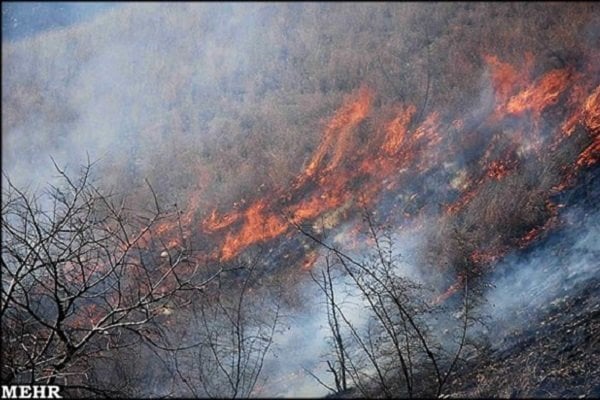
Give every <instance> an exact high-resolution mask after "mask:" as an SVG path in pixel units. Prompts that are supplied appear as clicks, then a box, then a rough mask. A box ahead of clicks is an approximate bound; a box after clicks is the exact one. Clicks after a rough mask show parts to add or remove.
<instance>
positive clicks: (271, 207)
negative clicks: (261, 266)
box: [159, 53, 600, 290]
mask: <svg viewBox="0 0 600 400" xmlns="http://www.w3.org/2000/svg"><path fill="white" fill-rule="evenodd" d="M483 59H484V61H485V62H486V64H487V66H488V69H489V71H490V79H491V87H492V89H493V104H492V105H491V107H490V108H489V112H488V113H487V114H486V115H485V116H484V117H482V118H483V120H482V121H480V122H479V123H478V124H470V125H469V124H466V123H465V121H464V120H462V119H456V118H454V119H453V120H451V121H448V122H447V121H446V120H447V118H446V117H443V116H442V115H443V114H442V113H441V112H440V111H439V110H433V111H431V112H430V113H428V114H426V115H423V116H422V118H421V117H419V118H420V120H416V119H415V118H416V116H417V114H418V112H417V111H418V108H417V106H415V105H414V104H395V105H383V106H378V107H377V108H376V107H375V106H374V104H375V103H376V102H375V101H374V100H375V99H376V97H377V95H376V92H375V90H373V89H372V88H369V87H367V86H362V87H361V88H359V89H358V90H356V91H355V92H354V93H352V94H351V95H349V96H348V97H347V98H346V99H345V101H343V103H342V104H341V106H340V107H339V109H338V110H337V111H336V112H335V113H334V114H333V115H332V117H331V118H330V120H329V122H328V123H327V124H325V126H324V129H323V135H322V140H321V142H320V144H319V145H318V146H317V147H316V149H315V151H314V152H313V154H312V155H311V156H310V157H309V158H308V161H307V163H306V167H305V168H304V169H303V170H302V171H300V172H299V174H298V175H297V176H296V178H295V179H293V180H292V184H291V185H290V187H289V188H280V189H279V190H276V191H275V192H273V193H270V194H269V195H268V196H265V197H261V198H258V199H257V200H255V201H253V202H248V203H243V202H241V203H243V204H242V205H241V206H239V207H237V208H236V209H234V210H231V211H229V212H227V213H225V214H219V213H217V210H216V209H215V210H213V211H212V213H211V214H210V215H209V216H208V217H207V218H206V219H204V220H203V221H201V222H200V223H199V224H197V225H198V227H199V229H198V228H194V227H192V226H189V225H190V224H192V221H193V218H192V216H194V215H196V214H197V209H196V208H197V205H193V204H192V208H191V209H188V210H187V212H186V213H185V216H186V218H185V221H184V222H185V224H187V225H188V226H187V227H186V231H187V232H202V233H204V234H205V235H206V237H209V238H212V239H211V240H212V242H211V243H214V244H215V246H216V247H217V248H216V250H215V251H213V252H211V253H210V254H211V255H212V256H213V257H214V258H217V259H219V260H220V261H229V260H232V259H233V258H235V257H236V256H237V255H238V254H240V252H242V251H244V250H245V249H247V248H249V247H251V246H253V245H256V244H260V243H265V242H267V241H270V240H273V239H276V238H279V237H283V236H284V235H286V234H288V233H289V232H291V231H292V229H293V224H302V223H306V222H309V223H312V222H314V221H316V220H317V219H318V218H319V217H322V216H324V215H326V214H328V213H333V212H335V211H336V210H342V211H341V212H340V213H338V214H336V218H337V219H341V218H345V216H346V215H351V213H349V212H347V210H349V209H351V208H352V207H356V206H358V205H365V206H367V207H370V208H377V207H381V206H380V205H379V206H378V204H380V202H381V201H382V198H384V197H386V194H389V193H396V194H398V196H396V199H404V200H394V201H391V204H387V206H386V207H388V208H391V209H393V210H395V209H397V207H399V206H402V207H404V211H403V212H401V213H398V214H400V216H401V217H402V218H412V217H413V216H415V215H423V211H422V210H423V207H424V205H425V204H428V201H429V198H428V196H431V195H432V193H435V194H436V196H441V197H438V198H437V203H438V204H439V205H440V206H441V211H442V215H444V216H447V217H448V218H450V217H451V216H452V215H456V214H457V213H461V212H463V211H464V210H465V209H466V208H467V207H468V205H469V204H470V203H471V202H473V201H475V199H477V198H478V196H480V194H481V191H482V190H483V188H485V187H487V186H489V185H490V184H493V183H494V182H496V183H497V184H501V183H502V182H503V181H504V180H506V179H508V178H509V177H510V176H511V175H512V174H514V173H517V171H518V170H519V168H521V166H522V165H524V164H525V163H526V162H534V161H535V162H542V161H540V160H543V159H544V156H547V155H548V154H550V155H551V154H553V152H556V151H558V149H560V147H561V145H562V144H563V143H564V141H568V140H572V136H573V135H574V132H576V131H577V129H583V130H584V131H585V132H586V134H587V136H588V139H586V140H587V141H588V143H587V144H586V145H585V147H583V149H582V150H581V151H580V153H579V154H578V155H577V157H576V159H574V160H573V161H572V163H571V164H570V165H569V166H568V168H567V169H568V170H567V169H565V173H564V176H563V178H564V179H565V182H566V179H567V177H568V176H570V175H572V174H573V173H574V172H573V171H577V170H579V169H581V168H586V167H590V166H592V165H594V164H596V163H597V162H598V159H599V152H600V141H599V140H600V139H599V137H600V136H599V132H600V112H599V103H600V86H598V83H597V82H596V81H594V80H593V79H595V78H594V77H593V76H592V77H591V78H590V76H589V75H590V74H587V75H586V74H584V73H581V72H577V71H575V70H574V69H570V68H563V69H553V70H550V71H548V72H546V73H543V74H541V75H540V76H538V77H533V79H532V71H533V70H534V68H533V67H534V58H533V56H532V55H531V54H530V53H527V54H526V55H525V57H524V59H525V61H524V63H523V64H522V65H511V64H509V63H506V62H504V61H502V60H500V59H499V58H498V57H496V56H493V55H487V56H484V57H483ZM547 116H550V119H552V121H553V123H552V126H553V128H550V129H548V127H547V125H548V124H547V123H546V122H545V121H546V119H547V118H546V117H547ZM367 122H368V124H366V123H367ZM544 124H546V125H544ZM474 125H475V126H477V127H476V128H473V126H474ZM366 126H368V127H369V129H368V132H367V129H364V127H366ZM469 126H470V127H469ZM361 127H363V128H361ZM361 134H362V137H361ZM365 134H366V135H368V137H367V138H366V139H365ZM458 152H460V154H463V155H469V156H468V157H470V158H471V159H472V158H475V161H470V162H471V164H470V165H475V166H477V168H467V167H468V165H466V164H465V165H462V164H460V163H458V162H457V159H460V157H458V155H457V153H458ZM471 154H473V155H471ZM547 158H551V157H547ZM536 160H538V161H536ZM569 171H570V172H569ZM431 174H438V175H436V176H440V175H441V176H445V180H441V179H437V180H436V182H437V186H435V187H429V186H428V185H425V184H422V183H423V182H424V181H425V179H426V178H427V176H429V175H431ZM565 182H555V185H554V187H553V188H554V189H553V190H556V188H558V187H560V190H563V189H564V188H566V187H567V186H568V184H566V183H565ZM544 190H545V193H546V194H547V196H550V194H551V193H552V190H550V187H548V188H547V189H544ZM386 198H387V197H386ZM399 201H400V202H402V201H403V202H404V203H403V204H399V203H398V202H399ZM408 205H411V206H412V205H414V207H413V209H412V211H406V210H407V206H408ZM428 212H431V211H428ZM159 229H160V232H159V234H160V235H162V236H165V237H175V236H176V235H175V232H176V227H175V226H174V224H173V226H167V225H166V224H163V225H161V226H160V227H159ZM543 229H545V227H544V226H537V227H532V228H531V229H530V231H529V232H528V233H527V234H526V235H525V236H524V237H522V238H521V239H520V240H521V241H520V242H519V243H528V242H530V241H531V240H533V238H534V237H536V236H537V235H538V234H539V232H540V231H542V230H543ZM517 239H518V238H517ZM166 242H168V243H169V245H170V246H175V245H176V241H173V240H171V241H168V240H166ZM506 249H507V247H506V246H504V247H502V246H500V247H498V248H490V249H479V250H476V251H474V252H473V254H472V257H471V260H472V262H474V263H476V264H489V263H491V262H492V261H495V260H497V259H498V258H499V256H500V255H501V253H502V252H504V251H506ZM311 254H312V253H311ZM310 257H312V258H314V254H312V255H311V256H310ZM312 258H311V260H312ZM313 263H314V261H310V262H306V263H305V264H304V265H312V264H313ZM453 290H456V288H454V289H453Z"/></svg>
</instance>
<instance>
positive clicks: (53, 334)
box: [0, 162, 219, 395]
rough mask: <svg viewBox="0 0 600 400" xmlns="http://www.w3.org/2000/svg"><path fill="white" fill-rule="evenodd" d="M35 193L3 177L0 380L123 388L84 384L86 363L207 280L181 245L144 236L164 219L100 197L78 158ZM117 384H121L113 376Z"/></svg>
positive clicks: (143, 331) (160, 317) (135, 337)
mask: <svg viewBox="0 0 600 400" xmlns="http://www.w3.org/2000/svg"><path fill="white" fill-rule="evenodd" d="M55 167H56V170H57V171H58V174H59V178H60V185H57V186H53V185H49V189H48V190H47V191H45V192H43V193H41V194H39V193H28V192H26V191H24V190H21V189H19V188H17V187H16V186H15V185H13V183H12V182H11V181H10V179H9V178H7V177H6V181H7V184H6V186H5V190H4V191H3V204H2V297H1V300H2V301H1V305H0V318H1V327H2V356H3V363H2V383H7V384H10V383H31V384H34V383H45V384H60V385H62V386H64V387H65V388H67V389H69V393H73V394H76V395H77V394H79V395H94V394H96V395H118V394H121V395H122V394H124V393H125V394H127V393H129V391H130V390H131V388H128V387H126V386H127V384H126V383H124V384H123V386H120V385H117V384H114V383H112V384H111V383H109V384H108V385H107V386H104V387H102V385H100V384H99V383H96V384H94V383H92V382H91V381H92V379H91V377H90V376H91V374H92V372H93V369H94V363H95V362H98V361H99V360H102V359H103V358H106V357H107V355H108V354H111V352H117V351H119V350H122V349H126V348H128V347H130V346H132V345H134V343H136V341H139V339H140V338H143V337H148V338H151V337H152V335H156V334H157V332H158V331H157V330H156V329H152V328H153V326H156V324H157V323H158V322H160V321H164V320H165V319H166V318H168V316H167V314H168V313H167V312H166V310H169V309H173V308H178V307H180V306H181V305H182V304H184V303H185V302H186V301H187V300H186V298H185V296H182V295H180V293H185V292H184V290H193V291H197V290H198V289H200V288H202V287H203V286H204V285H206V283H207V282H209V281H211V280H213V279H214V278H215V277H216V276H217V275H218V272H219V271H217V273H215V274H214V275H211V276H206V274H203V275H201V274H199V273H198V263H197V261H196V260H194V258H193V257H192V255H191V252H190V251H189V250H186V249H184V248H179V249H175V248H170V249H169V248H167V246H166V245H165V244H164V243H162V242H161V239H160V237H157V236H156V235H155V234H154V233H153V227H154V226H155V225H156V223H157V222H158V221H159V220H160V219H162V218H166V217H167V214H166V213H164V212H163V211H161V209H160V207H159V205H158V201H157V198H156V195H155V194H154V191H153V190H152V187H150V185H148V186H149V196H150V197H151V199H152V202H153V204H154V206H153V209H152V210H145V211H138V212H134V211H132V210H130V209H129V208H127V207H126V205H125V204H126V201H125V200H124V199H121V200H120V201H117V197H116V196H114V195H111V194H106V193H104V192H103V191H102V190H101V189H99V188H98V187H97V186H96V185H95V184H94V183H93V182H92V178H91V168H92V164H91V163H90V162H88V163H87V165H86V166H84V167H83V168H82V171H81V174H80V175H79V176H78V177H77V178H72V177H70V176H69V175H68V174H67V173H66V172H65V171H64V170H63V169H60V168H59V167H58V166H57V165H56V164H55ZM123 382H127V380H123Z"/></svg>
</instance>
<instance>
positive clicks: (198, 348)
mask: <svg viewBox="0 0 600 400" xmlns="http://www.w3.org/2000/svg"><path fill="white" fill-rule="evenodd" d="M258 266H259V263H258V257H256V258H254V259H253V260H252V261H250V263H249V264H248V265H245V264H244V265H242V266H241V267H239V268H237V269H235V270H233V271H231V273H229V272H228V273H225V274H222V276H221V277H220V278H219V285H211V287H208V288H206V290H203V291H202V296H201V297H199V299H198V301H197V302H194V303H193V304H192V305H191V306H190V309H189V311H190V312H189V314H188V315H189V318H190V320H191V322H190V326H191V329H193V330H194V337H197V340H196V343H195V344H191V345H187V346H180V349H177V350H176V352H177V355H176V356H175V360H176V364H177V366H176V371H177V374H178V376H179V378H180V379H181V380H182V381H183V383H184V384H185V385H186V386H187V388H188V390H189V391H190V392H191V393H192V394H193V395H194V396H196V397H219V398H222V397H227V398H247V397H250V395H252V394H253V392H254V390H255V388H256V386H257V384H259V382H260V381H259V379H260V378H261V372H262V369H263V365H264V361H265V357H266V356H267V354H268V353H269V349H270V347H271V344H272V343H273V336H274V334H275V332H276V329H277V328H278V326H279V323H280V319H281V303H280V300H281V295H282V293H281V290H280V289H281V288H280V287H278V288H275V289H276V290H275V291H273V288H270V287H269V285H267V284H261V283H262V282H261V281H262V280H261V279H260V278H259V276H260V272H259V271H258ZM232 274H233V275H234V276H228V275H232Z"/></svg>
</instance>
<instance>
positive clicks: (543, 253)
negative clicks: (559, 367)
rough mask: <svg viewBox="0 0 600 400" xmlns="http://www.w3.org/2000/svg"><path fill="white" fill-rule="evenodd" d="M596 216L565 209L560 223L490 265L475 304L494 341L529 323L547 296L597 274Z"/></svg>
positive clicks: (599, 229) (555, 295)
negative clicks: (486, 285) (532, 243)
mask: <svg viewBox="0 0 600 400" xmlns="http://www.w3.org/2000/svg"><path fill="white" fill-rule="evenodd" d="M599 216H600V214H599V213H598V211H597V210H593V209H592V210H590V209H584V208H580V207H575V208H573V209H570V210H568V211H567V212H565V214H564V216H563V219H564V228H562V229H560V230H557V231H556V232H553V233H552V234H551V235H550V237H549V238H547V239H546V240H544V241H543V242H542V243H540V244H539V245H537V246H534V247H533V248H532V249H531V250H529V251H520V252H517V253H515V254H511V255H508V256H507V257H506V258H505V259H503V260H502V261H501V262H500V263H498V264H497V265H496V266H495V267H494V271H493V273H492V274H491V275H490V277H489V280H490V282H493V287H491V288H490V289H489V290H488V291H487V293H486V294H485V299H486V302H485V303H484V304H483V305H482V306H481V308H480V309H479V310H478V312H479V313H480V314H481V315H484V316H488V317H489V318H490V322H491V323H492V324H493V326H494V328H495V329H492V330H491V331H489V332H488V334H489V336H490V339H491V340H492V341H493V342H497V341H500V340H501V339H503V338H504V337H505V336H506V335H507V334H508V333H509V332H512V331H514V330H518V329H524V328H528V327H530V326H531V324H532V323H533V322H534V321H535V320H536V319H537V318H538V317H539V316H540V310H542V309H543V308H544V307H545V306H547V305H548V304H549V303H550V302H552V301H554V300H555V299H558V300H560V298H561V297H564V296H569V295H573V290H574V289H575V288H578V287H582V286H584V285H585V282H589V281H591V280H592V279H594V278H598V277H599V276H600V275H599V271H600V269H599V268H598V267H600V264H599V262H598V260H599V259H600V258H599V256H600V244H599V243H600V241H599V239H600V236H599V235H600V226H599V225H598V217H599ZM496 345H498V343H496Z"/></svg>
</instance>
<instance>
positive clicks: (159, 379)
mask: <svg viewBox="0 0 600 400" xmlns="http://www.w3.org/2000/svg"><path fill="white" fill-rule="evenodd" d="M599 35H600V8H599V7H598V5H597V4H594V3H578V4H559V3H553V4H524V3H497V4H470V3H454V4H446V3H436V4H412V3H403V4H366V3H365V4H362V3H361V4H335V3H323V4H319V3H308V4H210V3H206V4H193V3H178V4H157V5H150V4H132V5H127V6H123V7H122V8H116V9H112V10H109V11H107V12H106V13H104V14H102V15H100V16H98V17H97V18H95V19H93V20H92V21H89V22H86V23H84V24H81V25H75V26H73V27H69V28H65V29H62V30H59V31H55V32H50V33H48V34H44V35H39V36H36V37H32V38H26V39H23V40H20V41H17V42H14V43H5V42H3V45H2V46H3V62H2V63H3V69H4V74H3V78H2V84H3V88H4V90H3V95H2V97H3V98H2V101H3V112H2V115H3V118H2V129H3V142H4V143H3V144H4V145H5V146H4V148H5V149H7V148H8V149H9V150H4V152H3V156H4V157H3V159H4V161H3V170H4V171H5V174H4V175H3V194H2V304H1V310H0V312H1V314H0V317H1V324H2V325H1V327H2V360H3V361H2V371H1V373H2V376H1V378H2V383H3V384H4V383H7V384H17V383H19V384H21V383H49V384H59V385H61V386H63V388H64V389H65V393H64V394H65V395H68V396H74V397H78V396H85V397H87V396H99V397H103V396H123V397H129V396H136V395H139V394H140V393H142V394H143V395H145V396H150V397H169V396H175V397H181V396H185V397H231V398H235V397H251V396H257V395H258V396H260V395H269V394H270V392H269V390H275V389H273V387H269V386H268V385H269V378H270V375H269V374H273V375H274V376H279V375H277V374H278V373H279V374H281V373H282V372H280V371H274V369H276V367H270V366H269V365H270V364H269V362H271V363H272V362H273V357H274V355H273V354H274V350H273V349H274V347H276V342H277V340H278V338H281V337H284V336H285V335H286V329H285V327H286V325H287V326H288V329H289V324H291V323H292V322H291V321H293V314H294V313H295V312H298V313H301V312H303V311H304V307H307V304H308V303H309V302H313V301H315V300H314V299H307V298H306V296H305V295H304V294H303V293H302V291H303V290H304V289H303V288H305V287H306V286H305V285H306V284H307V282H309V283H310V284H311V285H312V286H311V287H313V288H316V290H317V291H318V293H319V295H320V300H321V301H322V303H321V304H320V310H321V311H322V314H323V315H324V321H325V325H326V331H327V334H326V336H327V339H326V340H327V346H326V348H327V350H326V351H325V352H324V353H323V354H322V360H321V361H322V362H323V363H322V365H323V368H320V369H319V368H307V367H303V366H297V367H294V368H296V369H297V370H302V371H303V373H304V374H305V375H308V376H309V377H310V379H313V383H314V385H319V386H322V388H324V389H326V390H328V391H329V392H330V393H331V394H332V395H333V396H350V397H352V396H362V397H388V398H389V397H432V396H436V397H439V396H447V395H458V396H462V395H464V396H480V395H481V396H493V395H517V396H521V395H522V396H529V395H533V396H546V395H549V396H557V395H558V396H560V395H567V396H572V395H581V394H583V395H598V394H599V393H600V392H598V382H597V378H595V379H594V378H593V377H588V374H589V370H590V368H592V367H595V366H597V363H598V357H597V351H595V350H594V349H593V344H594V342H593V339H592V337H593V334H594V332H596V333H597V329H598V327H597V325H598V324H597V323H596V322H595V321H596V320H597V314H598V310H597V307H595V308H594V306H593V304H592V303H593V301H591V300H590V299H594V298H595V297H597V286H598V285H597V282H596V281H595V280H591V281H590V282H591V283H589V285H586V284H583V283H578V284H577V285H576V289H573V299H570V300H569V299H563V300H557V301H559V303H558V304H559V305H560V306H557V307H544V308H543V309H542V310H541V311H540V312H539V315H538V313H537V312H536V313H535V318H533V316H527V318H528V317H532V321H536V323H542V322H544V324H543V325H540V326H543V327H541V328H540V329H537V330H535V328H531V329H530V330H524V331H523V332H521V333H520V334H521V336H519V335H512V336H511V335H507V338H511V339H510V340H512V341H510V340H509V339H507V340H509V343H508V344H507V345H506V346H504V347H501V348H500V350H499V348H498V346H492V344H491V343H490V340H491V339H490V338H491V337H492V336H493V335H491V334H488V333H487V332H488V331H489V330H494V329H496V330H498V331H501V328H502V326H504V325H501V324H497V325H496V328H495V325H494V320H490V318H488V317H489V316H488V315H485V314H484V313H482V312H481V310H485V309H486V308H485V307H484V306H483V304H484V303H485V302H486V293H487V290H488V289H489V288H491V287H493V286H494V282H493V281H491V280H490V279H491V278H490V277H491V276H494V275H493V274H492V272H494V271H495V268H496V266H497V265H498V263H499V262H501V261H502V260H503V259H505V257H509V256H511V255H513V256H514V254H517V256H518V255H519V254H521V253H520V252H527V251H528V249H530V248H535V246H542V247H543V246H545V245H546V244H545V243H546V242H545V241H547V240H548V238H551V237H552V235H553V234H556V235H560V228H561V227H562V226H565V225H566V224H567V223H566V222H565V218H563V210H565V209H567V210H568V209H569V207H571V206H574V205H577V206H578V207H579V208H582V209H584V210H590V213H591V215H597V213H596V210H597V204H595V203H594V198H596V199H597V191H598V189H597V188H598V186H599V185H598V182H597V176H598V165H597V164H598V159H599V152H600V86H598V85H599V84H600V52H599V50H598V48H599V46H598V45H599V43H600V36H599ZM107 71H110V72H107ZM23 132H25V134H23ZM72 149H76V150H78V151H79V150H82V151H83V153H82V154H85V151H86V150H89V151H91V152H93V156H92V158H93V159H98V161H97V162H96V163H95V164H92V163H91V162H89V161H87V162H85V160H84V162H82V161H81V159H78V157H79V154H77V155H74V154H72V153H74V152H75V151H74V150H73V151H72ZM48 153H50V154H53V155H55V156H56V161H55V159H52V164H53V165H52V167H53V171H54V175H56V176H54V177H53V178H52V179H50V177H49V175H48V173H47V171H44V170H42V169H41V168H40V170H33V171H31V172H30V173H24V172H23V166H24V165H27V164H28V163H31V162H33V161H34V160H36V159H37V158H38V157H39V155H40V154H44V155H47V154H48ZM88 158H89V157H88ZM82 163H83V164H84V167H83V168H82V169H81V170H79V171H75V172H70V170H68V169H66V168H65V167H64V165H66V164H70V165H80V164H82ZM36 175H39V176H40V177H41V179H42V180H44V179H46V178H48V183H47V184H46V182H43V183H44V184H46V185H45V186H43V185H40V186H43V187H45V188H46V189H44V190H36V189H34V188H30V187H28V185H27V182H28V181H30V180H33V178H35V177H36ZM586 212H587V211H586ZM587 215H588V214H585V216H586V217H585V218H583V217H582V218H581V220H580V221H579V222H576V223H573V222H570V224H571V225H573V224H574V225H577V223H579V224H580V225H583V224H584V223H588V219H587ZM586 226H587V225H586ZM596 226H597V224H596ZM555 232H558V233H555ZM411 241H416V242H418V243H417V244H416V245H414V246H413V245H412V244H411V246H412V247H410V248H409V245H408V244H407V243H409V242H411ZM570 245H571V247H574V246H575V243H570ZM564 246H569V244H565V245H564ZM557 248H558V249H559V250H556V252H557V253H558V254H562V253H561V252H562V251H563V250H562V249H561V248H559V247H557ZM565 248H566V247H565ZM564 251H566V250H564ZM594 279H596V278H594ZM557 287H559V285H557ZM554 289H556V288H554ZM556 290H558V289H556ZM565 290H566V289H565ZM594 296H595V297H594ZM561 307H562V308H561ZM561 310H562V311H569V312H571V314H570V316H569V318H568V319H567V320H565V324H566V325H565V326H560V324H559V323H557V322H556V321H555V320H554V319H552V318H553V317H552V315H553V313H556V312H559V311H561ZM562 311H561V312H562ZM538 317H539V318H538ZM315 318H316V317H315ZM514 318H516V319H518V318H521V319H523V318H526V317H525V316H523V315H520V314H519V315H516V316H514ZM549 320H551V321H554V322H550V323H549V322H547V321H549ZM586 321H587V322H586ZM566 326H568V329H569V332H566V331H565V332H566V333H564V335H563V331H564V330H565V327H566ZM573 331H576V332H578V333H577V335H578V336H577V337H576V338H575V339H573V340H568V339H564V340H562V339H560V340H558V341H557V342H556V343H553V344H550V345H549V347H552V348H553V350H552V351H554V353H551V355H550V356H548V346H546V347H543V349H542V348H540V346H542V345H536V344H533V342H532V341H533V340H537V339H538V338H539V339H541V338H545V337H549V336H551V335H555V334H556V335H561V336H560V337H561V338H562V337H563V336H566V335H567V334H569V333H571V332H573ZM312 334H313V333H312V332H307V333H306V335H312ZM513 336H514V337H513ZM532 338H533V339H532ZM563 342H565V343H566V342H568V343H566V344H564V345H563ZM553 346H554V347H553ZM561 346H562V347H561ZM569 346H571V347H569ZM581 349H587V350H585V351H586V352H587V353H586V356H585V357H584V359H583V361H581V362H579V363H574V364H572V365H574V367H573V368H572V369H571V370H569V366H570V365H571V363H570V361H569V360H571V359H572V358H574V357H578V355H579V356H580V355H581V351H580V350H581ZM588 350H589V351H588ZM582 351H583V350H582ZM523 354H528V356H527V358H526V360H525V361H523V360H524V359H523V357H524V356H523ZM554 356H556V357H557V359H558V365H559V366H560V368H556V369H553V370H552V373H553V374H554V375H555V376H557V377H559V378H556V379H553V378H552V376H550V375H548V374H545V373H544V372H543V371H547V370H548V365H549V361H548V359H549V358H548V357H554ZM536 357H539V360H538V359H536ZM315 362H316V360H315ZM291 363H292V360H290V361H289V363H288V364H291ZM523 363H525V364H523ZM519 364H521V365H532V366H533V367H532V368H533V371H532V372H531V374H529V372H528V371H520V372H519V374H520V375H519V380H515V379H510V378H506V379H504V377H505V376H509V377H510V376H511V375H510V374H511V372H512V371H513V370H512V366H517V365H519ZM272 365H281V364H272ZM586 369H587V370H588V372H585V370H586ZM593 369H594V368H592V370H593ZM540 371H541V372H540ZM554 375H553V376H554ZM582 376H583V377H582ZM560 377H569V378H568V379H567V378H565V379H562V378H560ZM577 377H580V378H581V379H579V380H578V378H577ZM289 379H290V380H291V379H293V378H289ZM581 380H585V382H583V383H582V382H581ZM515 382H517V383H518V385H517V386H518V388H516V389H514V390H513V391H512V392H510V391H509V389H508V387H509V386H510V385H516V383H515ZM288 384H290V382H287V383H286V382H284V385H288ZM494 385H501V386H502V387H501V388H498V389H497V391H495V390H496V389H495V386H494ZM565 385H567V386H570V387H571V388H570V389H565ZM279 389H280V388H277V390H279Z"/></svg>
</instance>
